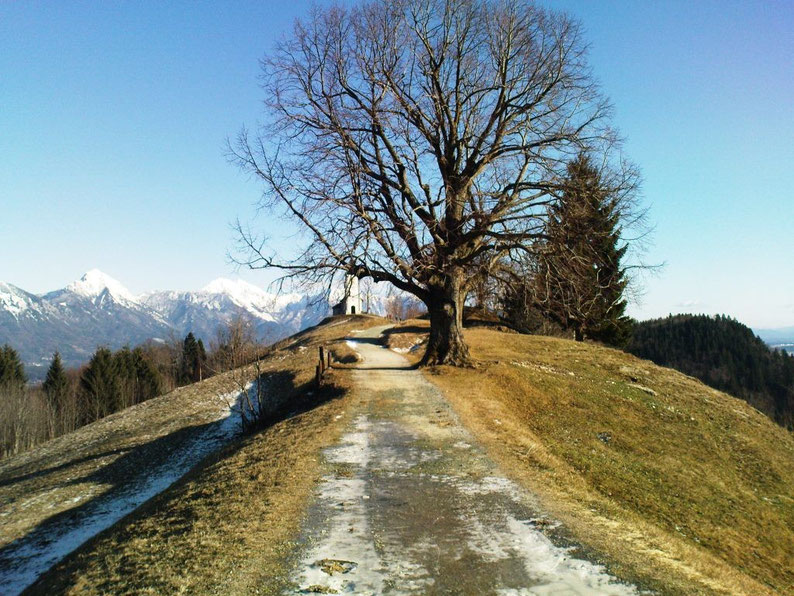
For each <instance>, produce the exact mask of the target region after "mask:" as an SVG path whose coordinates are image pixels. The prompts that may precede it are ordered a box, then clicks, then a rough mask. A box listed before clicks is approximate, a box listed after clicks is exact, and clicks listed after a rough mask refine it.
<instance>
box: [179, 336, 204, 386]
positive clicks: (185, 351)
mask: <svg viewBox="0 0 794 596" xmlns="http://www.w3.org/2000/svg"><path fill="white" fill-rule="evenodd" d="M206 360H207V353H206V351H205V350H204V343H203V342H202V341H201V340H198V341H196V338H195V336H194V335H193V333H192V332H190V333H188V334H187V336H185V341H184V342H183V344H182V367H181V373H180V377H181V382H183V383H195V382H197V381H200V380H201V378H202V376H203V372H202V371H203V367H204V365H205V363H206Z"/></svg>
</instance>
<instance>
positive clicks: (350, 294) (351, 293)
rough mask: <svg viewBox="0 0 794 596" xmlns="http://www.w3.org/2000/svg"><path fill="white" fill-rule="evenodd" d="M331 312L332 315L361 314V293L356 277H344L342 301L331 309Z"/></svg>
mask: <svg viewBox="0 0 794 596" xmlns="http://www.w3.org/2000/svg"><path fill="white" fill-rule="evenodd" d="M331 312H332V314H334V315H359V314H361V291H360V289H359V285H358V278H357V277H354V276H352V275H346V276H345V293H344V295H343V296H342V300H341V301H340V302H339V303H337V304H336V305H334V306H333V307H332V308H331Z"/></svg>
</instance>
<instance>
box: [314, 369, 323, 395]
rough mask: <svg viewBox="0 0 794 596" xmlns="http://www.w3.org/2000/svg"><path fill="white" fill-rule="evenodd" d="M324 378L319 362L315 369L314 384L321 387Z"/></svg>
mask: <svg viewBox="0 0 794 596" xmlns="http://www.w3.org/2000/svg"><path fill="white" fill-rule="evenodd" d="M322 380H323V373H322V371H321V370H320V365H319V364H318V365H317V366H316V367H315V369H314V384H315V386H316V387H317V389H319V388H320V384H321V383H322Z"/></svg>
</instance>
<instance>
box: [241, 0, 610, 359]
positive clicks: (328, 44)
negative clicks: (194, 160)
mask: <svg viewBox="0 0 794 596" xmlns="http://www.w3.org/2000/svg"><path fill="white" fill-rule="evenodd" d="M262 65H263V71H264V77H263V87H264V90H265V103H266V106H267V108H268V113H269V116H270V118H269V121H268V123H267V124H266V125H265V126H263V128H262V129H261V130H260V131H258V132H257V134H254V135H251V134H249V133H248V132H247V131H246V130H243V131H242V132H241V133H240V135H239V137H238V138H237V140H236V142H235V143H230V146H229V150H230V153H231V159H232V160H233V161H235V162H236V163H238V164H239V165H240V166H241V167H242V168H243V169H244V170H246V171H248V172H250V173H252V174H254V175H255V176H256V177H258V178H259V179H260V180H261V181H262V182H263V183H264V192H263V197H262V200H261V203H260V207H261V208H262V209H263V210H266V211H267V212H268V213H272V212H273V210H274V209H276V208H279V207H281V208H283V210H284V213H285V214H286V215H287V216H288V217H290V218H292V219H294V220H295V221H297V222H299V223H300V225H301V227H302V228H303V229H304V231H305V232H306V237H307V241H306V244H305V245H304V246H303V247H302V249H301V250H300V251H299V252H298V254H297V255H296V256H290V257H288V258H283V257H279V256H277V255H275V254H274V253H273V252H272V251H271V250H270V249H269V248H268V246H267V239H266V238H263V237H261V236H259V235H258V234H257V233H256V232H255V231H252V230H251V228H250V227H247V226H243V225H242V224H240V223H239V222H238V226H237V227H238V231H239V234H240V242H241V245H242V254H243V256H242V257H240V258H239V260H240V262H243V263H245V264H246V265H248V266H250V267H253V268H263V267H274V268H279V269H281V270H282V271H283V272H284V277H283V278H282V279H283V280H295V279H298V280H302V281H304V282H306V281H308V282H310V283H313V284H316V283H318V282H324V283H328V284H329V285H330V283H331V280H332V279H333V278H335V277H336V278H338V276H339V275H341V274H344V273H348V274H353V275H356V276H358V277H360V278H367V277H370V278H372V279H373V280H374V281H376V282H379V281H388V282H390V283H392V284H393V285H394V286H396V287H397V288H399V289H400V290H403V291H405V292H409V293H411V294H413V295H414V296H416V297H417V298H419V299H420V300H421V301H422V302H424V304H425V305H426V306H427V309H428V311H429V314H430V322H431V329H430V339H429V342H428V347H427V351H426V353H425V356H424V359H423V362H424V363H425V364H457V365H461V364H466V363H467V362H468V360H469V354H468V348H467V346H466V345H465V343H464V341H463V337H462V334H461V327H462V312H463V301H464V299H465V295H466V290H467V278H466V275H465V272H466V270H467V267H468V266H469V265H470V264H471V263H473V262H474V261H476V260H477V259H482V258H483V257H484V256H487V258H490V259H494V260H498V259H499V258H500V257H502V256H504V255H506V254H509V253H514V252H516V251H526V250H529V245H530V243H531V241H532V240H533V239H535V238H537V237H539V236H540V235H541V234H542V223H543V218H544V217H545V214H546V206H547V205H548V204H549V202H550V201H551V200H552V194H551V193H552V192H553V191H554V189H555V188H557V187H558V185H559V181H560V179H561V177H562V176H564V172H565V164H566V163H567V162H568V161H569V159H570V158H571V157H573V156H574V155H576V154H578V153H579V152H580V151H581V150H587V151H589V152H590V153H591V154H594V155H595V154H598V153H599V151H600V148H602V147H604V146H606V145H610V144H614V142H615V135H614V133H613V132H612V131H611V130H610V128H609V126H608V119H609V115H610V111H611V110H610V106H609V104H608V102H607V100H606V99H605V98H604V97H603V96H602V95H601V93H600V91H599V89H598V87H597V85H596V84H595V82H594V81H593V78H592V77H591V74H590V70H589V67H588V65H587V61H586V51H585V45H584V43H583V41H582V36H581V30H580V27H579V25H578V24H577V23H576V22H574V21H572V20H571V19H570V18H569V17H568V16H566V15H564V14H560V13H557V12H553V11H549V10H546V9H543V8H541V7H539V6H536V5H534V4H533V3H531V2H519V1H517V0H516V1H512V0H505V1H498V0H494V1H489V0H372V1H369V2H363V3H361V4H359V5H356V6H354V7H352V8H341V7H338V6H335V7H332V8H317V9H315V10H314V11H313V12H312V14H311V16H310V17H309V18H308V19H306V20H305V21H302V22H297V23H296V24H295V26H294V30H293V32H292V34H291V35H290V36H288V37H287V38H286V39H285V40H284V41H282V42H281V43H280V44H279V45H278V46H277V47H276V48H275V49H274V51H273V52H272V53H271V54H269V55H268V56H267V57H266V58H265V59H264V60H263V62H262Z"/></svg>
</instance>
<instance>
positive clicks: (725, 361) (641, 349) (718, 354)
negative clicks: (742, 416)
mask: <svg viewBox="0 0 794 596" xmlns="http://www.w3.org/2000/svg"><path fill="white" fill-rule="evenodd" d="M626 350H627V351H628V352H630V353H632V354H634V355H635V356H639V357H640V358H646V359H648V360H652V361H653V362H655V363H656V364H659V365H661V366H669V367H671V368H675V369H676V370H679V371H681V372H683V373H685V374H688V375H691V376H693V377H696V378H698V379H700V380H701V381H703V382H704V383H706V384H707V385H710V386H711V387H714V388H715V389H719V390H721V391H725V392H727V393H730V394H731V395H734V396H736V397H740V398H742V399H744V400H745V401H747V402H748V403H749V404H750V405H752V406H753V407H755V408H757V409H758V410H760V411H761V412H764V413H765V414H767V415H768V416H769V417H770V418H772V419H773V420H775V421H776V422H778V423H779V424H781V425H783V426H785V427H787V428H790V429H791V428H794V356H792V355H790V354H787V353H786V352H784V351H783V350H773V349H771V348H769V347H768V346H767V345H766V344H765V343H764V342H763V341H762V340H761V339H760V338H758V337H756V336H755V334H754V333H753V331H752V330H751V329H750V328H749V327H747V326H745V325H742V324H741V323H739V322H738V321H736V320H735V319H732V318H730V317H727V316H725V315H720V316H715V317H712V316H708V315H670V316H668V317H667V318H662V319H653V320H649V321H642V322H640V323H637V324H636V325H635V327H634V332H633V336H632V338H631V340H630V342H629V344H628V346H627V347H626Z"/></svg>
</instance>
